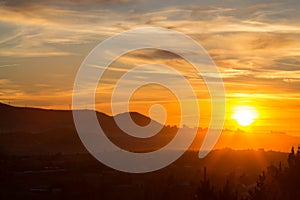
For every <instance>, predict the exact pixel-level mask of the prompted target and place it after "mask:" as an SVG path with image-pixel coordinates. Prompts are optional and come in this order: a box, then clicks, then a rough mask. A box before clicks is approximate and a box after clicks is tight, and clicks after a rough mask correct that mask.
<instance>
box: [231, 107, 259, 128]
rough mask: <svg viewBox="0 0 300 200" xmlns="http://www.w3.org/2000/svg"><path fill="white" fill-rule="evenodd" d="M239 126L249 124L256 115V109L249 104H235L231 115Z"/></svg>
mask: <svg viewBox="0 0 300 200" xmlns="http://www.w3.org/2000/svg"><path fill="white" fill-rule="evenodd" d="M231 117H232V118H233V119H235V120H236V121H237V123H238V124H239V125H241V126H249V125H250V124H252V123H253V122H254V120H255V119H256V118H257V117H258V115H257V111H256V110H255V109H254V107H251V106H237V107H235V108H234V113H233V115H232V116H231Z"/></svg>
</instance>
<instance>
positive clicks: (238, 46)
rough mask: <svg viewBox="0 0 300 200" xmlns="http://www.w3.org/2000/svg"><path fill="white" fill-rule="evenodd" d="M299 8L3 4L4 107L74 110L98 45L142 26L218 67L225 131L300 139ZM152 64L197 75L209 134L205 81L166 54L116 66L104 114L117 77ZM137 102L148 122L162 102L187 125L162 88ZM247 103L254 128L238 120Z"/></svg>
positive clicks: (101, 105)
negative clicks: (170, 35)
mask: <svg viewBox="0 0 300 200" xmlns="http://www.w3.org/2000/svg"><path fill="white" fill-rule="evenodd" d="M299 10H300V2H299V1H297V0H287V1H274V0H267V1H266V0H265V1H258V0H251V1H250V0H245V1H239V0H222V1H221V0H219V1H216V0H212V1H207V0H206V1H204V0H189V1H178V0H175V1H148V0H112V1H110V0H87V1H83V0H69V1H57V0H54V1H48V0H45V1H37V0H28V1H21V0H0V13H1V14H0V30H1V31H0V101H1V102H4V103H10V104H11V105H16V106H30V107H42V108H49V109H69V108H70V104H71V103H72V89H73V83H74V80H75V76H76V73H77V70H78V69H79V67H80V65H81V63H82V62H83V60H84V59H85V57H86V56H87V55H88V54H89V52H90V51H91V50H92V49H93V48H94V47H95V46H96V45H98V44H99V43H100V42H102V41H104V40H105V39H107V38H109V37H110V36H112V35H114V34H116V33H120V32H122V31H126V30H130V29H132V28H139V27H149V26H150V27H163V28H168V29H170V30H175V31H179V32H182V33H184V34H186V35H188V36H190V37H191V38H193V39H194V40H195V41H197V42H198V43H199V44H201V45H202V46H203V47H204V48H205V49H206V51H207V52H208V54H209V55H210V56H211V58H212V59H213V61H214V62H215V64H216V66H217V67H218V70H219V72H220V75H221V77H222V79H223V82H224V86H225V90H226V103H227V105H226V118H225V127H224V128H226V129H231V130H236V129H245V130H246V131H250V132H270V131H273V132H272V133H274V132H280V133H283V132H284V133H286V134H290V135H298V136H300V132H299V131H298V130H300V124H299V121H300V109H299V108H300V14H299ZM178 45H179V46H180V44H178ZM148 62H157V63H160V64H165V65H169V66H172V67H174V68H176V69H178V70H179V71H180V72H181V73H183V74H184V75H185V76H186V77H187V78H188V80H189V81H190V82H191V83H192V85H193V87H194V88H195V91H196V93H197V97H198V98H199V106H200V109H201V120H200V125H199V126H201V127H207V126H208V125H209V122H210V113H211V111H210V104H211V102H210V96H209V93H208V91H207V88H206V86H205V83H204V82H203V80H202V79H201V78H195V77H194V76H189V75H190V74H193V71H192V68H191V66H190V65H189V63H187V62H186V61H185V60H183V59H182V58H181V57H179V56H177V55H174V54H172V53H168V52H163V51H158V50H151V49H150V50H140V51H133V52H130V53H128V54H126V55H124V56H122V57H121V58H118V59H117V60H115V61H114V63H112V65H111V66H110V67H111V69H110V70H108V71H107V72H106V74H105V76H104V77H103V80H104V81H105V84H104V86H103V87H102V88H98V90H97V95H96V102H97V106H96V107H97V110H99V111H102V112H105V113H108V114H111V110H110V104H109V98H110V96H109V95H110V94H111V92H112V89H113V86H114V83H116V81H117V78H118V77H120V76H121V74H122V73H123V72H124V70H126V69H128V66H131V67H132V66H136V65H140V64H144V63H148ZM156 73H158V74H159V73H163V71H160V70H159V69H158V70H156ZM131 100H132V101H131V104H130V109H131V110H132V111H138V112H140V113H143V114H146V115H148V114H149V113H148V111H149V108H150V107H151V105H153V104H155V103H161V104H162V105H164V106H165V109H166V110H167V113H168V119H167V123H168V124H176V123H177V122H178V120H179V118H180V111H179V109H178V106H176V104H178V102H177V100H176V98H175V96H174V94H172V93H170V92H169V91H167V90H166V89H165V88H162V87H160V86H157V85H153V86H150V87H148V88H143V87H142V88H140V89H139V90H138V91H137V92H136V93H135V94H134V95H133V97H132V99H131ZM239 106H250V107H253V108H254V109H255V110H256V111H257V113H258V114H257V117H256V119H255V120H254V122H253V124H252V125H251V126H249V127H243V126H240V125H239V124H238V123H237V122H236V121H235V120H234V119H233V118H232V117H231V116H232V115H233V114H234V112H235V111H234V110H235V108H236V107H239ZM169 116H170V117H169ZM158 118H159V116H158ZM158 120H159V119H158Z"/></svg>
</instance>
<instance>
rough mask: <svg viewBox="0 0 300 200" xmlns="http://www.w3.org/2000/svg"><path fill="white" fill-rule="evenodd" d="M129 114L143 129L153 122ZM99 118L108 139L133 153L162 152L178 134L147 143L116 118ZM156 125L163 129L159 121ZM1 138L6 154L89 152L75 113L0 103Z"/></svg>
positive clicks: (167, 132) (169, 130)
mask: <svg viewBox="0 0 300 200" xmlns="http://www.w3.org/2000/svg"><path fill="white" fill-rule="evenodd" d="M79 112H90V111H88V110H82V111H79ZM127 114H128V113H127ZM129 114H130V116H131V118H132V120H133V121H134V122H135V123H136V124H138V125H140V126H146V125H147V124H149V122H150V121H151V119H150V118H149V117H147V116H144V115H142V114H140V113H137V112H130V113H129ZM96 115H97V117H98V121H99V123H100V125H101V127H102V129H103V130H104V132H105V133H106V135H107V136H108V138H109V139H110V140H112V142H114V143H115V144H116V145H118V146H120V147H122V148H124V149H127V150H130V151H152V150H154V149H158V148H161V147H162V146H163V145H165V144H167V143H168V142H169V141H170V140H171V139H172V138H173V136H174V135H175V133H176V131H177V128H175V127H169V126H168V127H167V126H163V128H162V130H161V131H160V132H159V133H158V134H156V135H155V136H153V137H150V138H148V139H147V141H145V139H141V138H136V137H132V136H130V135H128V134H126V133H124V132H123V131H122V130H121V129H120V128H119V127H118V126H117V124H116V122H115V120H114V117H113V116H109V115H106V114H104V113H101V112H97V111H96ZM125 117H126V113H121V114H118V115H116V116H115V118H119V119H125ZM154 124H156V125H157V126H158V125H160V124H159V123H158V122H156V121H154ZM160 126H162V125H160ZM0 138H1V140H0V145H1V149H2V151H3V152H6V153H10V154H40V153H57V152H62V153H82V152H86V150H85V148H84V147H83V145H82V143H81V141H80V139H79V137H78V135H77V132H76V129H75V125H74V122H73V116H72V111H71V110H47V109H40V108H27V107H15V106H10V105H6V104H3V103H0Z"/></svg>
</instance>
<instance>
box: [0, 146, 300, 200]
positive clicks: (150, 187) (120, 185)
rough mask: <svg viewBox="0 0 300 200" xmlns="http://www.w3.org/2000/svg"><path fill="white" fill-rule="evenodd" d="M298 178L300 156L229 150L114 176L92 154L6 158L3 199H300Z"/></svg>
mask: <svg viewBox="0 0 300 200" xmlns="http://www.w3.org/2000/svg"><path fill="white" fill-rule="evenodd" d="M281 160H282V162H280V161H281ZM270 163H274V164H270ZM267 166H268V167H267ZM299 173H300V153H299V150H298V152H297V153H295V152H294V150H293V152H292V153H290V154H289V155H288V154H286V153H280V152H272V151H268V152H266V151H263V150H259V151H254V150H244V151H234V150H230V149H224V150H216V151H213V152H211V153H210V154H209V155H208V156H207V157H206V158H205V159H201V160H200V159H198V158H197V152H187V153H186V154H185V155H184V156H183V157H182V158H180V159H179V160H177V161H176V162H175V163H173V164H171V165H170V166H168V167H166V168H164V169H161V170H158V171H156V172H151V173H145V174H129V173H124V172H119V171H116V170H113V169H111V168H108V167H106V166H104V165H102V164H101V163H100V162H98V161H97V160H95V159H94V158H93V157H92V156H90V155H89V154H60V153H58V154H55V155H24V156H21V155H18V156H13V155H5V154H2V155H1V157H0V199H71V198H72V199H120V200H121V199H130V200H132V199H139V200H141V199H175V200H176V199H187V200H188V199H208V200H210V199H212V200H218V199H225V200H226V199H233V200H234V199H247V200H248V199H249V200H250V199H275V200H276V199H298V198H297V197H299V195H300V194H299V189H298V182H299V180H300V175H299Z"/></svg>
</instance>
